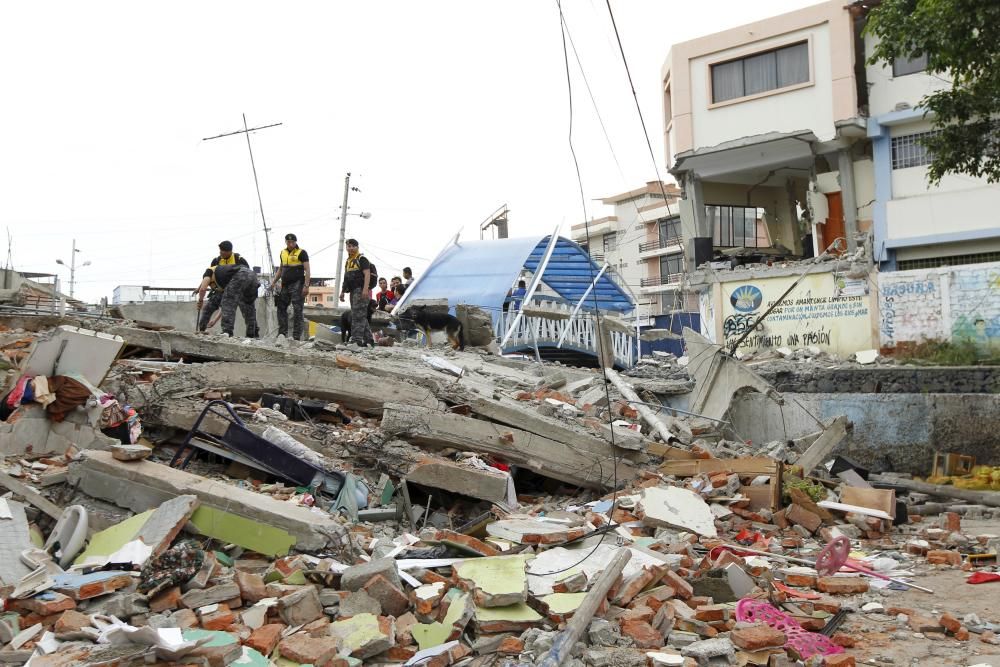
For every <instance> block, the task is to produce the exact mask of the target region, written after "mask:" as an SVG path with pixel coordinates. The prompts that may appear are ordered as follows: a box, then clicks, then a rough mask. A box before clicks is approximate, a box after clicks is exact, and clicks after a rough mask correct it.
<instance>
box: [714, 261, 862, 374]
mask: <svg viewBox="0 0 1000 667" xmlns="http://www.w3.org/2000/svg"><path fill="white" fill-rule="evenodd" d="M720 275H722V276H723V277H722V282H717V283H715V284H713V285H712V286H711V288H710V289H709V291H708V292H706V293H705V294H703V295H702V308H701V312H702V321H703V322H704V323H705V324H707V325H708V326H707V327H706V326H704V325H703V329H702V333H703V334H704V335H705V336H707V337H708V338H710V339H712V340H714V341H716V342H718V343H720V344H726V345H728V344H730V343H732V342H733V341H735V340H736V339H738V338H739V337H740V336H742V335H743V333H744V332H745V331H746V330H747V329H748V328H749V327H750V325H752V324H753V322H755V321H756V319H757V318H758V317H759V316H760V315H761V313H763V312H764V311H765V310H767V308H768V307H769V306H770V305H771V303H772V302H774V301H775V300H777V299H778V298H779V297H780V296H781V295H782V294H783V293H784V292H785V290H786V289H788V287H789V285H791V284H792V283H793V282H795V280H796V278H797V277H798V276H795V275H785V276H779V277H768V272H767V271H760V272H758V273H757V275H755V274H754V273H752V272H745V271H744V272H740V273H737V272H733V275H732V276H731V277H730V276H728V275H725V274H720ZM771 275H772V276H773V272H772V274H771ZM869 285H870V283H869V282H868V281H867V280H865V279H855V280H851V279H849V278H847V277H846V276H845V275H844V274H838V273H833V272H830V271H824V272H821V273H815V274H813V275H808V276H806V277H805V278H804V279H803V280H802V282H801V283H799V285H798V287H797V288H796V289H795V290H794V291H792V293H791V294H789V296H788V297H787V298H786V299H785V301H783V302H782V303H781V304H780V305H779V306H778V307H777V308H775V309H774V310H773V311H771V314H769V315H768V316H767V319H765V320H764V322H762V323H761V324H760V325H758V327H757V329H756V330H754V332H753V333H752V334H751V335H750V336H748V337H747V338H746V339H745V340H744V341H743V343H741V344H740V350H741V351H743V352H753V351H755V350H759V349H762V348H778V347H789V348H792V349H795V348H800V347H809V346H816V347H818V348H820V349H821V350H824V351H826V352H830V353H833V354H836V355H839V356H842V357H847V356H850V355H852V354H854V353H855V352H857V351H859V350H868V349H871V348H873V347H875V346H876V345H877V341H878V338H877V335H876V330H875V327H874V314H873V312H872V296H871V295H870V293H869ZM710 327H714V330H712V329H711V328H710Z"/></svg>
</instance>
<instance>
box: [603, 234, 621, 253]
mask: <svg viewBox="0 0 1000 667" xmlns="http://www.w3.org/2000/svg"><path fill="white" fill-rule="evenodd" d="M617 247H618V236H617V235H616V234H605V235H604V252H605V253H608V252H613V251H614V250H615V249H616V248H617Z"/></svg>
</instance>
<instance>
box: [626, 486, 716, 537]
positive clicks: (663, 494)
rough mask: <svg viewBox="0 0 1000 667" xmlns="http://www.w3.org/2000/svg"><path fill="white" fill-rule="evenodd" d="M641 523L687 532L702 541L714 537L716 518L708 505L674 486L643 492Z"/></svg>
mask: <svg viewBox="0 0 1000 667" xmlns="http://www.w3.org/2000/svg"><path fill="white" fill-rule="evenodd" d="M642 511H643V514H644V519H643V523H645V524H647V525H650V526H667V527H671V528H681V529H683V530H690V531H691V532H694V533H697V534H698V535H702V536H704V537H717V536H718V531H717V530H716V528H715V516H714V515H713V514H712V511H711V510H710V509H709V507H708V503H706V502H705V500H704V499H703V498H702V497H701V496H699V495H698V494H697V493H695V492H694V491H689V490H688V489H682V488H680V487H676V486H656V487H652V488H648V489H643V492H642Z"/></svg>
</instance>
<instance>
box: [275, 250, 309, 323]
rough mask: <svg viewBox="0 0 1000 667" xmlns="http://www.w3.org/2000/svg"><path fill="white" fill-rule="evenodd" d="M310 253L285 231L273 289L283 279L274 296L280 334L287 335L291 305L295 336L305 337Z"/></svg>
mask: <svg viewBox="0 0 1000 667" xmlns="http://www.w3.org/2000/svg"><path fill="white" fill-rule="evenodd" d="M309 276H310V274H309V253H307V252H306V251H305V250H303V249H302V248H300V247H299V244H298V239H297V238H296V237H295V234H285V249H284V250H282V251H281V266H279V267H278V271H277V272H276V273H275V274H274V280H273V281H271V290H272V291H274V286H275V285H277V284H278V282H279V281H280V282H281V290H280V291H279V292H278V293H277V295H275V297H274V305H275V306H277V307H278V335H280V336H286V337H287V336H288V305H289V304H291V305H292V338H294V339H295V340H302V327H303V324H304V323H305V320H304V319H303V317H302V306H303V305H304V304H305V300H306V295H308V294H309Z"/></svg>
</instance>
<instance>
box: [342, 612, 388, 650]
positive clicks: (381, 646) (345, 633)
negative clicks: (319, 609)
mask: <svg viewBox="0 0 1000 667" xmlns="http://www.w3.org/2000/svg"><path fill="white" fill-rule="evenodd" d="M329 633H330V636H331V637H336V638H337V639H339V640H340V644H341V650H342V651H346V652H349V653H350V654H351V655H352V656H354V657H355V658H359V659H361V660H364V659H366V658H370V657H372V656H375V655H378V654H379V653H382V652H383V651H387V650H389V649H390V648H392V646H393V644H395V643H396V623H395V621H393V620H392V619H391V618H387V617H385V616H374V615H372V614H358V615H357V616H353V617H351V618H349V619H347V620H343V621H337V622H335V623H331V624H330V629H329Z"/></svg>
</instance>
